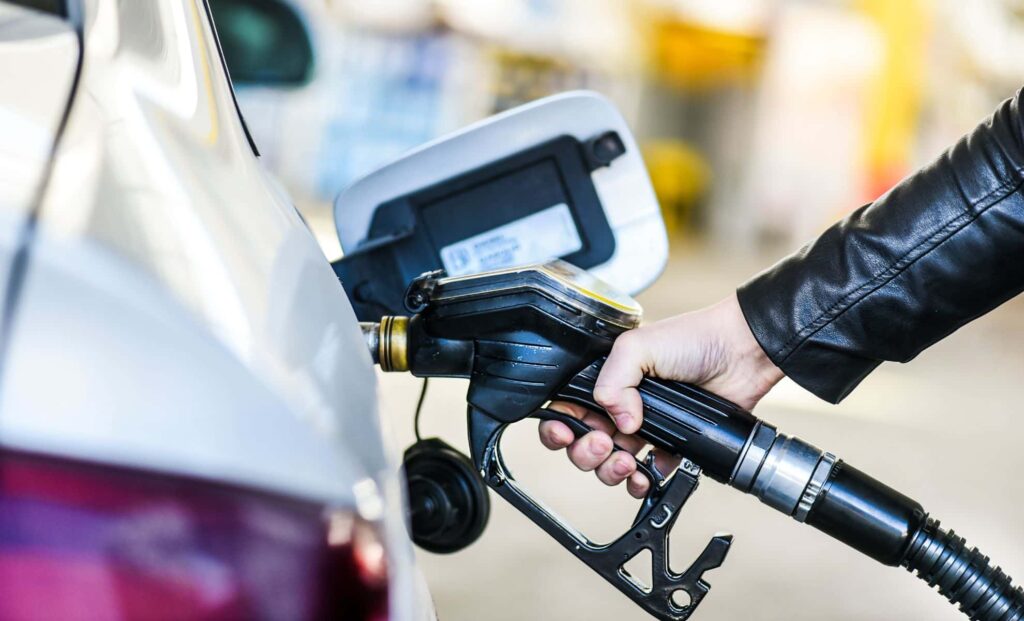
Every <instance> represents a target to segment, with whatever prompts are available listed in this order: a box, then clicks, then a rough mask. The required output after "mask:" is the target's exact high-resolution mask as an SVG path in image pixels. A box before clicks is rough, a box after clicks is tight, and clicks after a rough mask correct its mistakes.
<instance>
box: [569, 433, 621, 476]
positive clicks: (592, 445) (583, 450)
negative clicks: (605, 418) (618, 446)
mask: <svg viewBox="0 0 1024 621" xmlns="http://www.w3.org/2000/svg"><path fill="white" fill-rule="evenodd" d="M567 453H568V454H569V460H570V461H572V463H573V464H575V465H576V467H577V468H579V469H580V470H582V471H584V472H590V471H591V470H593V469H595V468H597V467H598V466H599V465H600V464H601V463H602V462H603V461H604V460H606V459H608V456H609V455H611V454H612V438H611V436H609V435H608V434H607V433H604V432H602V431H591V432H590V433H588V434H587V435H585V436H583V437H582V438H580V439H579V440H577V441H575V442H573V443H572V444H571V445H570V446H569V448H568V449H567Z"/></svg>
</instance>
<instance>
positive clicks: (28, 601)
mask: <svg viewBox="0 0 1024 621" xmlns="http://www.w3.org/2000/svg"><path fill="white" fill-rule="evenodd" d="M19 5H25V6H19ZM210 20H211V17H210V13H209V8H208V7H207V5H206V3H205V2H204V0H159V1H156V0H152V1H151V0H146V1H136V0H133V1H130V2H116V1H115V0H81V1H78V0H68V1H67V2H59V1H39V2H17V3H7V2H0V618H2V619H58V618H59V619H99V618H105V619H116V618H120V619H128V618H174V619H183V618H204V619H206V618H273V619H302V618H324V617H333V618H344V619H374V620H382V619H423V618H432V617H433V611H432V606H431V604H430V600H429V597H428V596H427V595H426V593H425V589H423V588H421V587H420V586H419V584H420V582H421V580H420V579H419V578H418V576H417V574H416V571H415V568H414V565H413V557H412V549H411V544H410V542H409V539H408V536H407V535H406V532H405V528H404V525H403V517H402V515H403V512H402V508H401V493H400V485H399V483H400V480H399V475H398V464H397V461H396V460H395V459H394V458H393V455H394V453H393V452H392V451H389V450H387V447H386V446H385V441H384V438H383V437H382V434H381V428H380V422H379V418H378V412H377V398H376V392H375V391H376V382H375V376H374V371H373V368H372V365H371V360H370V357H369V355H368V354H367V352H366V349H365V346H364V344H363V341H362V337H361V335H360V332H359V328H358V326H357V322H356V320H355V317H354V315H353V312H352V308H351V306H350V305H349V302H348V300H347V298H346V296H345V294H344V291H343V290H342V288H341V287H340V286H339V284H338V280H337V277H336V276H335V274H334V272H333V271H332V270H331V266H330V264H329V263H328V262H327V261H326V259H325V258H324V256H323V254H322V253H321V251H320V249H319V247H318V245H317V243H316V242H315V240H314V238H313V236H312V235H311V234H310V232H309V231H308V230H307V228H306V226H305V225H304V223H303V221H302V219H301V218H300V216H299V214H298V213H297V212H296V211H295V209H294V207H293V206H292V204H291V203H290V201H289V200H288V198H287V196H286V195H285V194H284V193H283V192H282V191H281V190H280V188H279V187H278V186H277V185H276V184H275V182H274V181H273V180H272V179H270V178H269V177H268V175H267V174H266V173H265V172H264V169H263V167H262V166H261V165H260V162H259V158H258V156H257V152H256V150H255V147H254V146H253V144H252V141H251V140H250V139H249V137H248V135H247V132H246V128H245V125H244V123H243V121H242V119H241V118H240V115H239V113H238V109H237V107H236V105H235V102H234V98H233V95H232V89H231V85H230V82H229V79H228V76H227V74H226V71H225V68H224V64H223V61H222V58H221V54H220V50H219V46H218V41H217V37H216V35H215V32H214V30H213V28H212V27H211V22H210Z"/></svg>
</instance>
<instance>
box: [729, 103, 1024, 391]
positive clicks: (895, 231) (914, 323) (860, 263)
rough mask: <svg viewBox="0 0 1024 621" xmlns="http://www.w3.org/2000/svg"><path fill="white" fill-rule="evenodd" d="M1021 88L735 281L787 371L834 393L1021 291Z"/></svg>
mask: <svg viewBox="0 0 1024 621" xmlns="http://www.w3.org/2000/svg"><path fill="white" fill-rule="evenodd" d="M1022 93H1024V89H1022V90H1021V91H1018V93H1017V95H1016V97H1014V98H1013V99H1009V100H1007V101H1005V102H1003V104H1002V105H1000V106H999V108H998V109H997V110H996V111H995V113H994V114H993V115H992V116H991V117H990V118H989V119H987V120H986V121H985V122H984V123H982V124H981V125H979V126H978V127H977V128H976V129H975V130H974V131H972V132H971V133H970V134H968V135H967V136H965V137H964V138H962V139H961V140H960V141H959V142H957V143H956V144H955V145H954V146H953V147H952V148H950V149H949V150H948V151H946V152H945V153H943V154H942V156H940V157H939V158H938V159H937V160H935V161H934V162H932V163H931V164H930V165H928V166H927V167H925V168H924V169H922V170H920V171H919V172H917V173H915V174H913V175H912V176H910V177H908V178H906V179H904V180H903V181H902V182H900V184H899V185H897V186H896V187H894V188H893V189H892V190H890V191H889V192H888V193H887V194H885V195H884V196H882V197H881V198H879V199H878V200H876V201H875V202H874V203H872V204H870V205H866V206H864V207H861V208H860V209H858V210H857V211H855V212H853V213H852V214H851V215H850V216H849V217H848V218H846V219H845V220H843V221H841V222H839V223H838V224H835V225H834V226H832V227H831V228H830V229H828V230H827V231H826V232H825V233H824V234H822V236H821V237H819V238H818V239H816V240H815V241H813V242H811V243H810V244H808V245H807V246H805V247H804V248H802V249H801V250H800V251H798V252H797V253H795V254H793V255H791V256H789V257H787V258H785V259H783V260H782V261H780V262H779V263H778V264H777V265H775V266H774V267H772V268H770V269H769V270H767V271H765V272H763V273H762V274H760V275H758V276H756V277H755V278H754V279H753V280H751V281H750V282H748V283H746V284H744V285H743V286H742V287H740V289H739V290H738V292H737V294H738V296H739V301H740V306H741V307H742V309H743V313H744V315H745V316H746V319H747V322H748V323H749V325H750V327H751V329H752V330H753V332H754V335H755V336H756V337H757V340H758V341H759V342H760V343H761V346H762V347H763V348H764V350H765V352H767V354H768V355H769V356H770V357H771V359H772V360H773V361H774V362H775V364H776V365H778V366H779V367H780V368H781V369H782V371H783V372H784V373H785V374H786V375H787V376H789V377H791V378H792V379H793V380H794V381H796V382H797V383H798V384H800V385H801V386H803V387H804V388H806V389H808V390H810V391H811V392H813V393H814V394H816V395H818V396H819V397H821V398H823V399H826V400H828V401H831V402H833V403H836V402H838V401H839V400H841V399H842V398H843V397H845V396H846V395H847V394H849V393H850V391H852V390H853V389H854V388H855V387H856V386H857V384H859V383H860V381H861V380H862V379H864V377H865V376H867V374H868V373H870V372H871V371H872V370H874V368H875V367H876V366H878V365H879V364H880V363H882V362H883V361H885V360H895V361H899V362H906V361H908V360H911V359H912V358H914V357H915V356H916V355H917V354H918V353H920V352H921V351H922V350H924V349H925V348H926V347H928V346H929V345H931V344H932V343H935V342H936V341H938V340H939V339H941V338H943V337H945V336H946V335H948V334H950V333H951V332H953V331H954V330H956V329H957V328H959V327H960V326H962V325H964V324H965V323H967V322H968V321H971V320H972V319H974V318H976V317H978V316H980V315H982V314H984V313H986V312H988V311H990V310H991V309H993V308H994V307H996V306H998V305H999V304H1001V303H1002V302H1004V301H1006V300H1007V299H1009V298H1011V297H1013V296H1015V295H1017V294H1018V293H1020V292H1021V290H1024V193H1022V190H1021V186H1022V184H1024V117H1022V111H1021V105H1022V97H1024V95H1022Z"/></svg>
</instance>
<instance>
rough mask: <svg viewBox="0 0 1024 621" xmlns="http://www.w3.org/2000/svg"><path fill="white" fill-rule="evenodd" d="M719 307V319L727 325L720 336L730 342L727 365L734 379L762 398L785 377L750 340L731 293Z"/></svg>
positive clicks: (751, 335) (748, 325)
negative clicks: (733, 373) (730, 357)
mask: <svg viewBox="0 0 1024 621" xmlns="http://www.w3.org/2000/svg"><path fill="white" fill-rule="evenodd" d="M721 304H722V306H723V309H722V310H723V317H724V318H725V321H726V322H727V326H726V329H725V330H724V331H723V334H726V335H728V338H730V339H731V341H732V342H731V343H730V344H729V350H730V351H732V352H733V353H734V356H735V358H734V360H733V361H732V364H731V365H730V366H731V367H732V369H733V370H734V371H735V372H736V374H737V377H736V378H735V379H736V380H738V381H743V382H747V383H748V384H749V386H750V387H751V389H752V390H753V391H754V392H755V393H756V394H758V395H759V396H763V395H764V394H765V393H767V392H768V391H769V390H771V388H772V387H773V386H775V385H776V384H778V383H779V382H780V381H781V380H782V378H783V377H785V373H783V372H782V369H780V368H779V367H778V366H777V365H776V364H775V363H774V362H772V359H771V357H769V356H768V353H767V352H765V350H764V348H763V347H761V343H760V342H758V340H757V337H756V336H754V332H753V330H751V328H750V324H749V323H747V319H746V317H745V316H744V315H743V309H742V308H741V307H740V303H739V299H738V298H737V297H736V294H735V293H733V294H732V295H730V296H729V297H727V298H726V299H724V300H722V302H721Z"/></svg>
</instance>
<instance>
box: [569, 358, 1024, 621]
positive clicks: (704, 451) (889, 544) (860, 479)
mask: <svg viewBox="0 0 1024 621" xmlns="http://www.w3.org/2000/svg"><path fill="white" fill-rule="evenodd" d="M599 372H600V364H599V363H598V364H594V365H591V366H590V367H588V368H587V369H585V370H584V371H583V372H581V373H580V374H578V375H577V376H576V377H574V378H573V380H571V381H570V382H569V384H568V385H567V386H566V387H565V388H564V389H563V390H562V391H561V394H560V395H559V397H560V398H564V399H568V400H570V401H574V402H577V403H580V404H581V405H585V406H587V407H597V404H596V403H595V402H594V401H593V396H592V395H593V389H594V384H595V382H596V380H597V374H598V373H599ZM638 388H639V391H640V396H641V399H642V401H643V406H644V421H643V425H642V426H641V429H640V431H639V432H638V435H640V436H641V437H643V438H644V439H645V440H647V441H648V442H650V443H651V444H652V445H654V446H656V447H658V448H661V449H662V450H665V451H668V452H670V453H673V454H676V455H682V456H685V457H686V458H688V459H690V460H692V461H693V462H695V463H697V464H699V465H700V466H701V467H702V468H703V471H704V473H705V474H707V475H708V476H709V477H711V478H713V479H716V480H718V481H719V482H722V483H726V484H728V485H731V486H732V487H735V488H737V489H739V490H741V491H743V492H746V493H749V494H752V495H754V496H756V497H757V498H758V499H759V500H760V501H761V502H763V503H764V504H767V505H769V506H771V507H773V508H774V509H777V510H778V511H781V512H783V513H785V514H787V515H790V516H792V517H793V518H794V519H796V520H797V521H800V522H804V523H806V524H808V525H809V526H813V527H814V528H816V529H818V530H820V531H821V532H823V533H825V534H827V535H829V536H831V537H833V538H835V539H838V540H839V541H842V542H843V543H846V544H847V545H849V546H851V547H852V548H854V549H856V550H858V551H860V552H862V553H864V554H866V555H867V556H870V557H871V558H873V559H875V560H877V561H879V562H880V563H883V564H885V565H889V566H893V567H899V566H902V567H904V568H906V569H907V571H909V572H911V573H916V574H917V576H918V577H919V578H920V579H921V580H924V581H925V582H927V583H928V585H929V586H931V587H938V591H939V593H940V594H941V595H942V596H943V597H945V598H946V599H947V600H949V602H950V603H952V604H954V605H957V606H959V607H960V610H961V612H963V613H964V614H965V615H967V616H968V617H970V618H971V619H974V620H977V621H1024V590H1022V589H1021V587H1020V586H1014V584H1013V581H1012V579H1011V578H1010V577H1009V576H1007V575H1006V574H1005V573H1003V571H1002V570H1001V569H1000V568H999V567H997V566H994V565H993V564H991V562H990V561H989V557H987V556H985V555H984V554H982V553H981V551H979V550H978V549H977V548H973V547H969V546H968V545H967V543H966V541H965V540H964V538H963V537H960V536H959V535H957V534H956V533H955V532H953V531H951V530H950V531H946V530H945V529H943V528H942V527H941V526H940V525H939V521H938V520H935V519H932V518H931V517H929V516H928V514H927V513H926V512H925V510H924V508H923V507H922V506H921V504H920V503H918V502H917V501H915V500H913V499H911V498H908V497H907V496H904V495H903V494H901V493H899V492H897V491H896V490H894V489H892V488H891V487H889V486H887V485H885V484H883V483H881V482H880V481H878V480H876V479H874V478H872V477H870V476H868V475H867V474H865V473H863V472H861V471H860V470H858V469H856V468H854V467H853V466H850V465H849V464H847V463H845V462H844V461H842V460H841V459H838V458H837V457H836V456H835V455H833V454H831V453H828V452H825V451H822V450H821V449H819V448H817V447H815V446H813V445H811V444H808V443H807V442H804V441H803V440H800V439H799V438H795V437H790V436H787V435H786V434H783V433H779V432H778V431H777V430H776V428H775V427H774V426H772V425H771V424H769V423H767V422H765V421H762V420H760V419H758V418H757V417H755V416H754V415H753V414H751V413H750V412H747V411H746V410H743V409H742V408H740V407H739V406H737V405H735V404H733V403H731V402H729V401H726V400H724V399H721V398H720V397H718V396H716V395H714V394H712V393H709V392H707V391H704V390H702V389H700V388H697V387H695V386H691V385H689V384H683V383H679V382H672V381H666V380H660V379H654V378H648V379H644V380H643V381H642V382H641V383H640V386H639V387H638Z"/></svg>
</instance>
